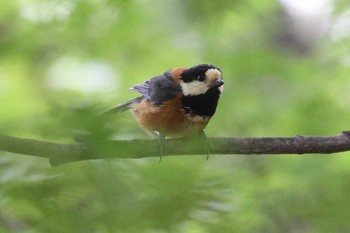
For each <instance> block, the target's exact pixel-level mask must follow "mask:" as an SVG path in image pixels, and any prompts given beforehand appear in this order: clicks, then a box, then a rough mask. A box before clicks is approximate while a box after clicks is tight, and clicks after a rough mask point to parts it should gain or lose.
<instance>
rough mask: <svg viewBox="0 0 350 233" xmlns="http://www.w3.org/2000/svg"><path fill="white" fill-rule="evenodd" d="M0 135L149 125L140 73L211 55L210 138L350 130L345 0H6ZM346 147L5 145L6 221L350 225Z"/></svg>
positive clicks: (29, 224) (0, 185)
mask: <svg viewBox="0 0 350 233" xmlns="http://www.w3.org/2000/svg"><path fill="white" fill-rule="evenodd" d="M0 5H1V6H0V100H1V101H0V109H1V113H0V133H2V134H8V135H12V136H18V137H28V138H37V139H43V140H47V141H54V142H73V138H74V137H75V136H76V135H80V134H86V133H88V134H91V135H92V136H93V137H96V138H105V137H108V138H114V139H118V138H119V139H130V138H148V135H147V134H145V133H144V132H143V131H142V130H140V129H139V128H138V126H137V123H136V122H135V120H134V119H133V117H132V116H131V114H130V113H128V112H126V113H124V114H122V115H119V116H115V118H112V119H108V120H106V121H101V119H100V118H99V114H100V113H101V112H103V111H105V110H107V109H109V108H111V107H113V106H115V105H116V104H117V103H120V102H123V101H126V100H128V99H129V98H131V97H136V96H137V93H134V92H131V91H129V90H128V88H129V87H130V86H132V85H133V84H136V83H140V82H143V80H145V79H147V78H150V77H152V76H155V75H158V74H161V73H162V72H164V71H166V70H168V69H169V68H172V67H175V66H185V67H189V66H192V65H196V64H200V63H212V64H215V65H217V66H218V67H220V68H221V69H222V70H223V72H224V79H225V91H224V94H223V95H222V98H221V100H220V104H219V107H218V109H217V113H216V115H215V117H214V118H213V119H212V121H211V122H210V124H209V126H208V127H207V129H206V132H207V135H209V136H213V137H214V136H232V137H239V136H247V137H251V136H255V137H260V136H293V135H297V134H299V135H335V134H338V133H340V132H341V131H342V130H348V129H350V55H349V54H350V41H349V36H350V23H349V22H350V14H349V12H350V4H349V3H348V2H347V1H346V0H333V1H332V0H322V1H321V0H318V1H317V0H314V1H311V0H310V1H302V0H299V1H296V0H295V1H290V0H289V1H288V0H280V1H274V0H269V1H254V0H247V1H227V0H215V1H212V0H205V1H199V0H180V1H176V0H167V1H158V0H130V1H123V0H47V1H45V0H12V1H2V2H1V4H0ZM349 219H350V154H349V153H340V154H334V155H302V156H298V155H273V156H271V155H269V156H244V155H232V156H227V155H226V156H223V155H212V156H211V157H210V159H209V160H208V161H206V160H205V156H176V157H165V158H164V159H163V161H162V162H161V163H158V158H145V159H137V160H128V159H115V160H99V161H84V162H76V163H71V164H67V165H64V166H60V167H55V168H51V167H50V166H49V164H48V161H47V160H45V159H40V158H36V157H30V156H24V155H16V154H11V153H7V152H1V153H0V232H1V233H2V232H6V233H8V232H16V233H17V232H20V233H21V232H23V233H24V232H25V233H37V232H43V233H44V232H45V233H47V232H60V233H61V232H65V233H70V232H72V233H73V232H74V233H78V232H82V233H88V232H91V233H104V232H189V233H192V232H193V233H194V232H196V233H197V232H199V233H202V232H204V233H209V232H293V233H295V232H314V233H319V232H350V222H349Z"/></svg>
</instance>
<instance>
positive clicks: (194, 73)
mask: <svg viewBox="0 0 350 233" xmlns="http://www.w3.org/2000/svg"><path fill="white" fill-rule="evenodd" d="M223 84H224V80H223V78H222V72H221V70H220V69H219V68H218V67H215V66H213V65H210V64H201V65H197V66H193V67H191V68H189V69H185V70H184V71H183V72H182V74H181V77H180V85H181V87H182V91H183V94H184V95H185V96H197V95H203V94H205V93H206V92H207V91H208V90H212V89H213V88H214V89H215V88H216V89H218V90H219V91H220V93H221V92H223V90H224V86H223Z"/></svg>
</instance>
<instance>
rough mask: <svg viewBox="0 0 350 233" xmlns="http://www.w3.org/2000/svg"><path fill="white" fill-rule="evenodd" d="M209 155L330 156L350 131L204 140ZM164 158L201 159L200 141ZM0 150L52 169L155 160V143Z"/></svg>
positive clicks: (8, 141)
mask: <svg viewBox="0 0 350 233" xmlns="http://www.w3.org/2000/svg"><path fill="white" fill-rule="evenodd" d="M208 139H209V141H210V142H211V144H212V147H213V150H212V153H213V154H310V153H312V154H330V153H337V152H343V151H349V150H350V131H344V132H342V133H341V134H339V135H337V136H329V137H311V136H295V137H263V138H254V137H248V138H208ZM165 147H166V154H164V156H168V155H195V154H196V155H199V154H203V155H205V154H206V153H207V151H206V150H205V148H204V147H203V146H202V141H201V140H200V138H197V137H194V138H181V139H168V140H166V141H165ZM0 150H3V151H8V152H13V153H17V154H25V155H32V156H38V157H43V158H48V159H50V163H51V164H52V165H53V166H56V165H60V164H64V163H69V162H74V161H80V160H89V159H112V158H146V157H156V156H159V141H158V140H138V139H135V140H118V141H93V142H91V141H90V142H85V143H72V144H58V143H52V142H45V141H40V140H34V139H24V138H16V137H10V136H5V135H0Z"/></svg>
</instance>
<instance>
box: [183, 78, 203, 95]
mask: <svg viewBox="0 0 350 233" xmlns="http://www.w3.org/2000/svg"><path fill="white" fill-rule="evenodd" d="M180 85H181V87H182V92H183V93H184V95H201V94H204V93H205V92H207V90H209V87H208V86H207V84H206V83H205V82H200V81H192V82H189V83H185V82H182V81H181V82H180Z"/></svg>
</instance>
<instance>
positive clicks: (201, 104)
mask: <svg viewBox="0 0 350 233" xmlns="http://www.w3.org/2000/svg"><path fill="white" fill-rule="evenodd" d="M223 84H224V81H223V77H222V72H221V70H220V69H219V68H217V67H216V66H213V65H210V64H201V65H197V66H193V67H191V68H188V69H187V68H182V67H177V68H173V69H170V70H169V71H167V72H165V73H164V74H162V75H159V76H156V77H153V78H151V79H149V80H147V81H145V82H144V83H143V84H137V85H135V86H133V87H132V88H131V90H134V91H137V92H139V93H141V94H142V96H140V97H136V98H134V99H131V100H129V101H128V102H126V103H123V104H120V105H118V106H117V107H116V108H114V109H112V110H110V111H108V112H107V113H113V112H122V111H125V110H127V109H131V111H132V112H133V114H134V116H135V118H136V119H137V121H138V123H139V125H140V126H141V127H142V128H143V129H145V130H146V131H148V132H150V133H152V134H156V135H157V136H158V137H159V139H160V142H161V155H162V154H163V153H164V145H165V143H164V138H165V136H166V137H183V136H190V135H198V134H199V135H202V136H203V137H204V139H205V140H206V147H207V152H208V153H207V154H208V155H209V148H211V147H210V144H209V142H208V140H207V138H206V136H205V134H204V131H203V130H204V128H205V127H206V125H207V124H208V122H209V120H210V118H211V117H212V116H213V115H214V113H215V110H216V107H217V104H218V101H219V98H220V94H221V93H222V92H223Z"/></svg>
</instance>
